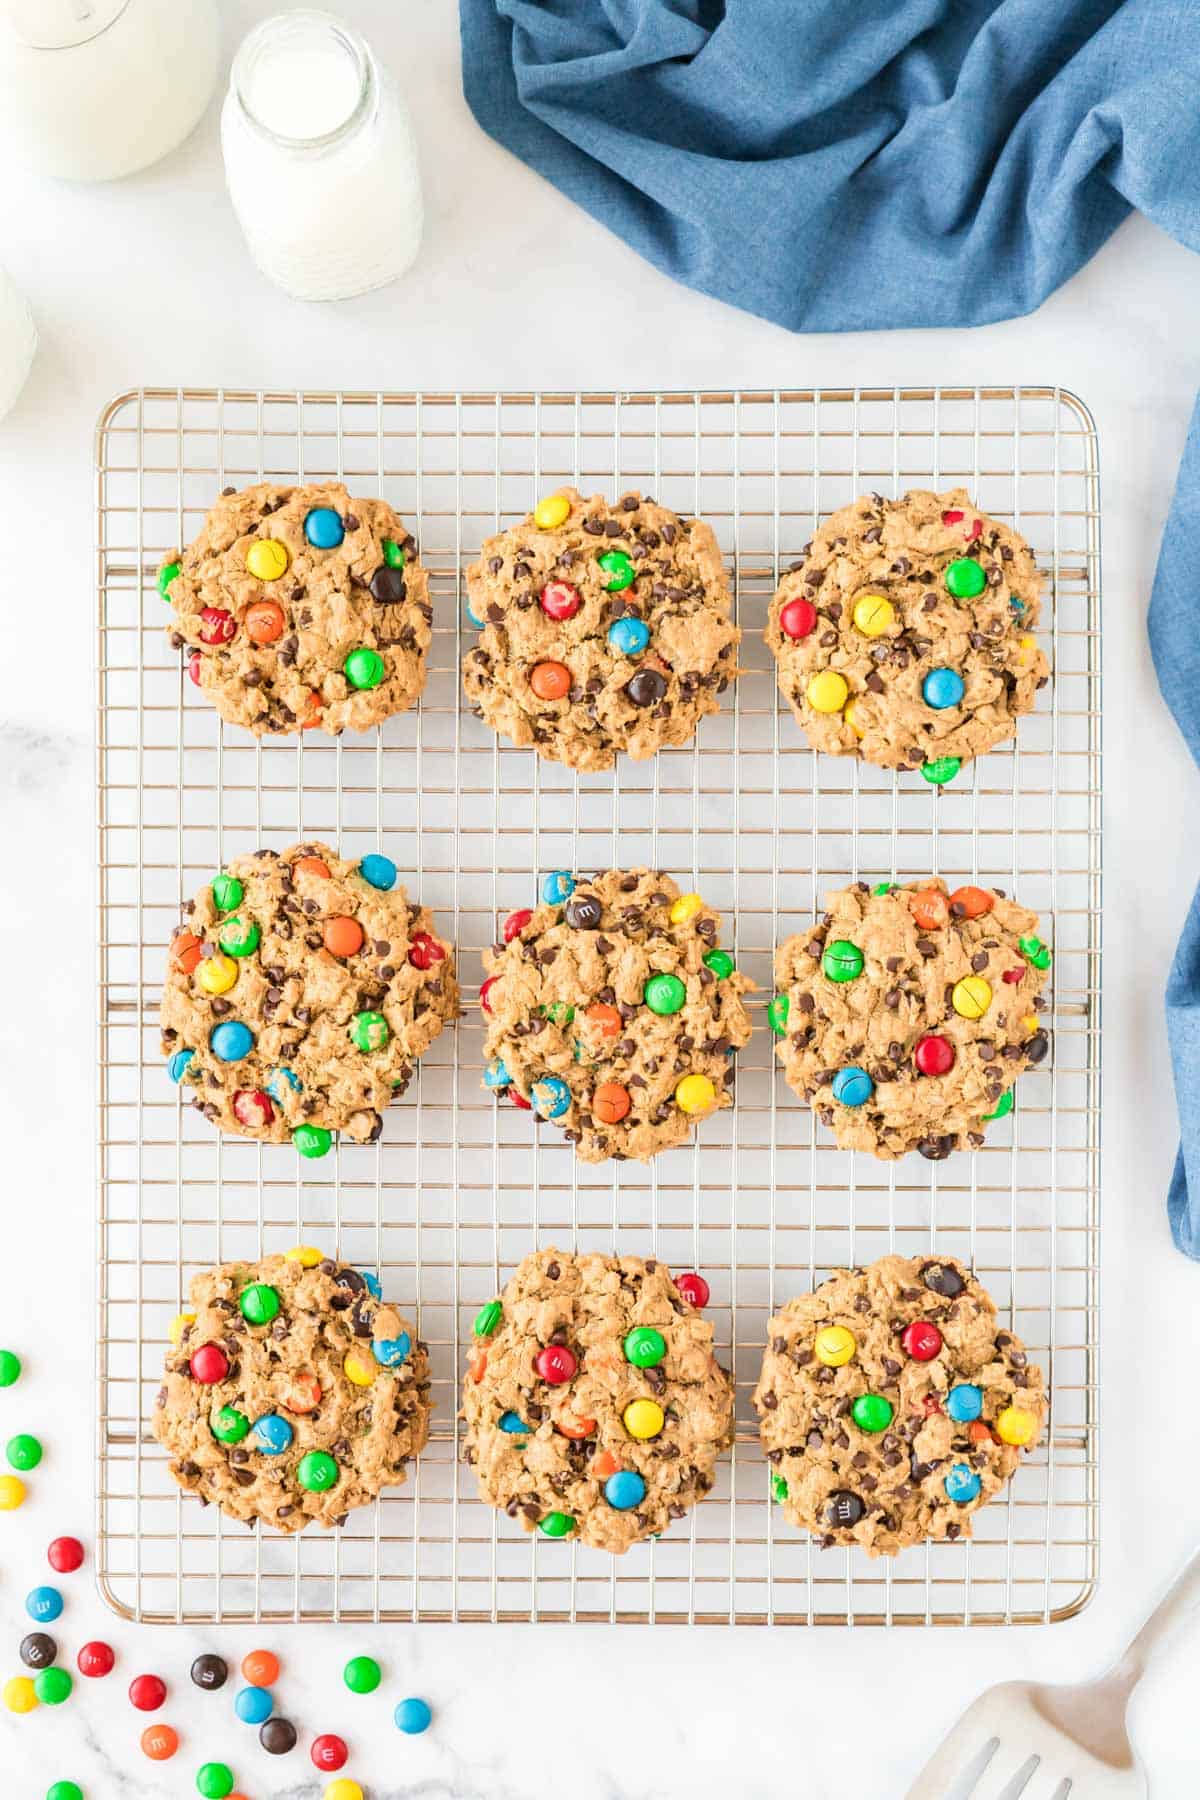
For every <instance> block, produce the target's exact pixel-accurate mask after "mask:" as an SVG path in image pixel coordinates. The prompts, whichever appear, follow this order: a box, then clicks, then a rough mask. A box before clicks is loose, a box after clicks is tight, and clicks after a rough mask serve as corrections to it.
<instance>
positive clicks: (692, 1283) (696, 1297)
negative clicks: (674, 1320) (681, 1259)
mask: <svg viewBox="0 0 1200 1800" xmlns="http://www.w3.org/2000/svg"><path fill="white" fill-rule="evenodd" d="M675 1286H676V1287H677V1288H678V1289H679V1291H680V1293H681V1294H682V1295H683V1297H684V1299H685V1300H686V1301H687V1303H688V1305H689V1306H707V1305H708V1292H709V1289H708V1283H707V1281H705V1279H704V1277H703V1275H697V1274H696V1272H695V1270H694V1269H689V1270H688V1272H687V1274H686V1275H677V1276H676V1277H675Z"/></svg>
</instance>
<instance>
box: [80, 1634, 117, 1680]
mask: <svg viewBox="0 0 1200 1800" xmlns="http://www.w3.org/2000/svg"><path fill="white" fill-rule="evenodd" d="M116 1660H117V1659H116V1657H115V1656H114V1654H113V1649H112V1645H111V1644H104V1643H101V1641H100V1639H99V1638H93V1640H92V1642H91V1643H90V1644H84V1646H83V1648H82V1649H81V1650H80V1652H79V1655H78V1656H77V1657H76V1658H75V1663H76V1667H77V1668H78V1670H79V1673H80V1674H81V1675H91V1676H97V1675H111V1674H112V1666H113V1664H114V1663H115V1662H116Z"/></svg>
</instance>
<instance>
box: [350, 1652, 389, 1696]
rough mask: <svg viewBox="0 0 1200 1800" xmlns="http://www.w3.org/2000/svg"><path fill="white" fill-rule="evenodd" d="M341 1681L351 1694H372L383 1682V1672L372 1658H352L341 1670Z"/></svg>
mask: <svg viewBox="0 0 1200 1800" xmlns="http://www.w3.org/2000/svg"><path fill="white" fill-rule="evenodd" d="M342 1680H343V1681H344V1682H345V1684H346V1686H347V1687H348V1688H349V1689H350V1692H351V1693H352V1694H373V1693H374V1692H375V1689H376V1688H377V1687H378V1686H379V1684H380V1682H381V1681H382V1680H383V1670H382V1669H381V1668H380V1667H379V1664H378V1663H377V1662H376V1661H375V1658H374V1657H373V1656H352V1657H351V1658H350V1661H349V1662H348V1663H347V1664H346V1666H345V1668H344V1669H343V1670H342Z"/></svg>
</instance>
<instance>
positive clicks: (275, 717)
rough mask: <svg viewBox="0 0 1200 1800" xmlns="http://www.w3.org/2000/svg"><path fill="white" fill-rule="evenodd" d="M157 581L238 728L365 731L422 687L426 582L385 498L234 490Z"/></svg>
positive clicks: (177, 640)
mask: <svg viewBox="0 0 1200 1800" xmlns="http://www.w3.org/2000/svg"><path fill="white" fill-rule="evenodd" d="M158 586H159V591H160V592H161V593H162V595H163V597H164V598H165V599H167V600H169V601H170V603H171V606H172V608H173V609H174V615H175V616H174V619H173V621H172V623H171V625H170V627H169V628H168V629H169V634H170V638H171V642H172V644H173V645H174V647H175V648H176V649H177V650H183V651H185V653H186V654H187V658H188V669H189V672H190V674H191V678H192V680H193V681H194V682H195V683H196V685H197V687H199V688H201V689H202V690H203V691H204V692H205V693H206V694H207V695H209V697H210V698H211V700H212V702H213V704H214V706H215V707H216V709H217V711H218V712H219V713H220V715H221V717H222V718H223V719H228V720H229V722H230V724H232V725H244V726H245V727H246V728H247V730H249V731H253V732H257V733H262V732H267V731H272V732H276V731H279V732H282V731H305V730H307V729H309V728H310V727H312V726H317V727H319V728H320V729H321V730H322V731H329V732H332V733H333V734H334V736H336V735H337V734H338V733H339V732H342V731H345V730H346V729H347V728H349V729H350V730H351V731H366V730H368V729H369V728H370V727H371V726H373V725H378V724H379V722H380V720H381V719H386V718H388V717H389V716H390V715H391V714H392V713H397V712H404V711H405V710H406V709H407V708H408V707H410V706H411V705H412V704H413V702H414V701H415V700H416V698H417V696H418V695H419V694H420V692H421V689H422V688H423V687H424V685H425V652H426V651H427V650H428V648H429V642H430V624H431V621H432V619H433V611H432V608H431V607H430V605H429V582H428V578H427V576H426V574H425V571H424V569H423V568H422V567H421V565H420V563H419V562H418V561H417V547H416V545H415V543H414V542H413V540H412V537H411V536H410V534H409V532H408V531H407V529H406V528H405V526H404V524H403V523H402V522H401V520H400V519H399V518H397V516H396V514H395V513H394V512H393V511H392V509H391V507H390V506H389V505H388V504H387V502H386V501H384V500H353V499H351V497H350V495H349V494H348V493H347V492H346V490H345V488H344V487H342V486H341V485H340V484H338V483H325V484H323V485H322V486H320V487H295V488H293V487H275V486H274V485H273V484H272V483H270V482H260V483H259V485H258V486H257V487H250V488H244V489H242V491H241V492H240V493H239V492H237V491H236V490H235V489H233V488H227V489H226V490H225V492H224V493H223V494H222V495H221V498H220V499H219V500H218V501H217V503H216V505H215V506H214V507H213V509H212V511H211V512H210V513H209V515H208V517H207V519H206V520H205V521H204V529H203V530H202V531H201V533H200V535H199V537H198V538H196V540H195V541H194V542H193V543H191V544H189V546H188V548H187V549H186V550H184V551H182V552H180V551H172V553H171V555H170V556H169V557H168V558H167V560H166V562H165V563H164V564H163V566H162V568H161V569H160V570H159V575H158Z"/></svg>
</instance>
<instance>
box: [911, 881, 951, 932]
mask: <svg viewBox="0 0 1200 1800" xmlns="http://www.w3.org/2000/svg"><path fill="white" fill-rule="evenodd" d="M912 915H913V918H914V919H915V920H916V921H917V924H918V925H919V926H920V927H921V930H922V931H937V930H938V929H939V927H941V926H942V925H944V924H945V923H946V921H947V919H949V917H950V905H949V902H948V901H947V899H946V896H945V894H939V892H938V890H937V889H936V888H922V890H921V892H920V893H919V894H914V895H913V897H912Z"/></svg>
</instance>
